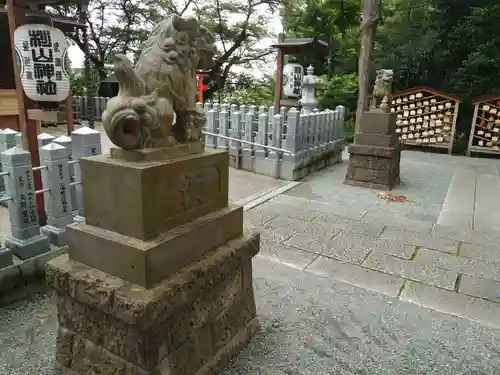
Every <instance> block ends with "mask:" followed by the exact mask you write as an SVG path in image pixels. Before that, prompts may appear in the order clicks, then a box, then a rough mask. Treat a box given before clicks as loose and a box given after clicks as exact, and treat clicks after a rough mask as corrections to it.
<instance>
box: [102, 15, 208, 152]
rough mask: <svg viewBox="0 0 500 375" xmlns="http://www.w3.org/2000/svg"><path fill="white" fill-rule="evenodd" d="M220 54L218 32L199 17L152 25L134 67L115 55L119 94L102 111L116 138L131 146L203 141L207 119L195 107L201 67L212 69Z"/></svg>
mask: <svg viewBox="0 0 500 375" xmlns="http://www.w3.org/2000/svg"><path fill="white" fill-rule="evenodd" d="M215 53H216V47H215V39H214V37H213V35H212V34H211V33H210V32H209V31H208V30H207V29H206V28H205V27H203V26H200V24H199V23H198V21H197V20H196V19H194V18H186V19H184V18H181V17H179V16H173V17H171V18H169V19H166V20H164V21H162V22H160V23H159V24H158V25H157V26H156V27H155V28H154V29H153V31H152V32H151V35H150V36H149V38H148V39H147V41H146V42H145V44H144V46H143V50H142V53H141V54H140V56H139V58H138V60H137V63H136V64H135V67H134V66H133V65H132V62H131V61H130V60H129V59H128V58H127V57H126V56H124V55H117V56H115V58H114V70H115V75H116V78H117V80H118V84H119V91H118V96H116V97H114V98H112V99H110V100H109V102H108V103H107V105H106V110H105V111H104V113H103V115H102V121H103V126H104V129H105V130H106V133H107V135H108V137H109V139H110V140H111V142H113V143H114V144H115V145H117V146H119V147H121V148H123V149H126V150H132V149H140V148H158V147H170V146H173V145H175V144H178V143H186V142H190V141H196V140H199V139H200V137H201V132H202V129H203V126H204V124H205V121H206V118H205V115H204V113H203V112H201V111H198V110H197V109H196V93H197V80H196V71H197V70H198V69H204V70H205V69H209V68H211V67H212V65H213V57H214V55H215ZM174 112H175V114H176V123H175V125H173V119H174Z"/></svg>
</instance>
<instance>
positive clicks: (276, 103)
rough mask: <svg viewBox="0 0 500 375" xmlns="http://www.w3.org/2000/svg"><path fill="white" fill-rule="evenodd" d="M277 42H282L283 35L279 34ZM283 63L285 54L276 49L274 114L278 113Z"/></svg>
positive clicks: (281, 89)
mask: <svg viewBox="0 0 500 375" xmlns="http://www.w3.org/2000/svg"><path fill="white" fill-rule="evenodd" d="M278 41H279V42H282V41H283V34H280V35H279V37H278ZM284 63H285V54H284V53H283V51H282V49H281V48H278V53H277V55H276V87H275V89H274V113H280V107H281V95H282V93H283V65H284Z"/></svg>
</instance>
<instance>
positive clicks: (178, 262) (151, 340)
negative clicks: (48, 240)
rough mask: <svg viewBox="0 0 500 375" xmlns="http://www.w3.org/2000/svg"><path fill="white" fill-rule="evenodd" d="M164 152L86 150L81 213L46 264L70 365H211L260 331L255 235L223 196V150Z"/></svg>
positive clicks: (128, 374)
mask: <svg viewBox="0 0 500 375" xmlns="http://www.w3.org/2000/svg"><path fill="white" fill-rule="evenodd" d="M170 151H171V150H170ZM159 154H160V155H163V156H161V157H160V158H159V159H158V160H156V159H157V158H152V159H154V161H151V159H150V160H144V159H141V156H140V155H139V156H137V157H135V156H133V155H130V154H128V155H127V158H126V159H127V160H125V158H123V157H122V156H121V155H122V154H121V153H115V154H114V156H113V157H110V156H108V157H101V156H96V157H91V158H87V159H85V160H83V161H82V173H83V190H84V204H85V213H86V217H85V222H81V223H76V224H72V225H69V226H68V229H67V232H66V237H67V243H68V247H69V250H68V254H67V255H64V256H61V257H58V258H56V259H53V260H52V261H51V262H49V263H48V265H47V281H48V283H49V285H50V286H51V287H52V288H53V289H54V290H55V291H56V292H57V303H58V317H59V330H58V341H57V362H58V363H59V364H60V365H61V367H62V369H63V370H65V371H66V373H68V374H81V375H83V374H85V375H86V374H101V375H115V374H123V375H136V374H137V375H153V374H154V375H195V374H196V375H201V374H210V373H212V372H213V371H214V370H215V369H216V368H218V367H219V366H222V365H224V364H225V363H226V362H227V361H228V360H229V359H230V357H231V356H232V355H234V354H235V353H236V352H238V351H239V350H240V349H242V348H243V347H245V346H246V345H247V343H248V341H249V340H250V339H251V337H252V336H253V335H254V334H255V333H256V332H257V330H258V327H259V325H258V321H257V318H256V310H255V299H254V295H253V287H252V263H251V260H252V257H254V256H255V255H256V254H257V252H258V251H259V234H258V233H257V232H254V231H253V230H252V229H250V228H247V229H245V230H244V229H243V210H242V208H241V207H239V206H234V205H228V203H227V201H228V192H227V190H228V189H227V186H228V160H229V157H228V154H227V152H223V151H213V150H209V151H207V152H200V153H193V154H186V152H185V150H184V152H183V153H182V154H181V155H176V154H175V152H174V153H173V155H171V154H172V152H167V153H166V152H160V153H159ZM117 155H118V156H117ZM165 155H166V156H165ZM148 158H149V156H148ZM137 160H142V161H137ZM118 188H119V190H118ZM100 190H101V193H102V194H99V191H100ZM113 192H114V194H113ZM116 215H121V217H116ZM127 219H129V221H127ZM131 223H132V224H131Z"/></svg>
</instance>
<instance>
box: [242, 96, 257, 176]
mask: <svg viewBox="0 0 500 375" xmlns="http://www.w3.org/2000/svg"><path fill="white" fill-rule="evenodd" d="M252 107H255V106H250V109H249V110H248V112H247V113H246V114H245V135H244V138H243V139H244V140H245V141H247V142H253V128H254V123H255V108H252ZM242 147H243V149H242V150H241V167H242V169H244V170H247V171H253V170H254V146H253V145H251V144H248V143H244V144H243V146H242Z"/></svg>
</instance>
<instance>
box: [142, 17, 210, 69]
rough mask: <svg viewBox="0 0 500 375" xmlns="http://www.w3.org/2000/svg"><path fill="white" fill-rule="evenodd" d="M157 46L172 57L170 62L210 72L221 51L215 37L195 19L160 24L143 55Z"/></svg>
mask: <svg viewBox="0 0 500 375" xmlns="http://www.w3.org/2000/svg"><path fill="white" fill-rule="evenodd" d="M156 45H158V46H159V47H160V49H161V50H163V51H164V52H165V53H167V54H169V55H170V56H171V59H169V60H170V61H169V62H170V63H178V64H180V65H181V66H182V67H183V68H188V66H189V68H191V69H195V70H199V69H201V70H207V69H210V68H211V67H212V66H213V63H214V56H215V54H216V52H217V48H216V46H215V38H214V36H213V35H212V33H211V32H210V31H209V30H208V29H207V28H206V27H204V26H201V25H200V24H199V23H198V20H197V19H195V18H192V17H187V18H182V17H179V16H176V15H174V16H172V17H171V18H169V19H166V20H164V21H162V22H160V23H159V24H158V25H156V27H155V28H154V29H153V31H152V32H151V35H150V36H149V38H148V40H147V41H146V43H145V45H144V52H143V54H144V55H147V53H148V49H150V48H152V49H154V48H155V46H156Z"/></svg>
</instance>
